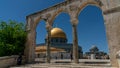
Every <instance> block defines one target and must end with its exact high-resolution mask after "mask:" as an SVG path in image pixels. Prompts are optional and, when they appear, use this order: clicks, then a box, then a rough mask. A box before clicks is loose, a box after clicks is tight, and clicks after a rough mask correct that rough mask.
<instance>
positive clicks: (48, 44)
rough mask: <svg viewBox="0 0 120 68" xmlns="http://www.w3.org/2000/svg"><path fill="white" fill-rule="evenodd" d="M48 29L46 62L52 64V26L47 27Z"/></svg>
mask: <svg viewBox="0 0 120 68" xmlns="http://www.w3.org/2000/svg"><path fill="white" fill-rule="evenodd" d="M46 29H47V40H46V41H47V42H46V46H47V52H46V58H47V60H46V62H47V63H50V60H51V57H50V45H51V37H50V36H51V26H50V25H49V24H47V25H46Z"/></svg>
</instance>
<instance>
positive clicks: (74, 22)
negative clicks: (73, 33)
mask: <svg viewBox="0 0 120 68" xmlns="http://www.w3.org/2000/svg"><path fill="white" fill-rule="evenodd" d="M71 23H72V25H74V26H75V25H77V24H78V19H77V18H71Z"/></svg>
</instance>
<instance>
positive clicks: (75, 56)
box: [71, 18, 79, 63]
mask: <svg viewBox="0 0 120 68" xmlns="http://www.w3.org/2000/svg"><path fill="white" fill-rule="evenodd" d="M71 22H72V31H73V32H72V33H73V63H79V59H78V38H77V24H78V19H76V18H73V19H72V20H71Z"/></svg>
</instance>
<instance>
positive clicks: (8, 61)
mask: <svg viewBox="0 0 120 68" xmlns="http://www.w3.org/2000/svg"><path fill="white" fill-rule="evenodd" d="M17 57H18V56H5V57H0V68H7V67H10V66H14V65H16V64H17Z"/></svg>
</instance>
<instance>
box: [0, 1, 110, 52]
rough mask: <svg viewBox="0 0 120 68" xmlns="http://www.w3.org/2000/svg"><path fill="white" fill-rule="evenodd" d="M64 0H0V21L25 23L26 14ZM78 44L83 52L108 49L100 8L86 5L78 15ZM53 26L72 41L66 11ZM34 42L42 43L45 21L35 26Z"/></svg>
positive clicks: (106, 50) (57, 18)
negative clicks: (95, 48)
mask: <svg viewBox="0 0 120 68" xmlns="http://www.w3.org/2000/svg"><path fill="white" fill-rule="evenodd" d="M63 1H64V0H0V21H9V20H15V21H18V22H24V23H26V16H27V15H29V14H31V13H35V12H38V11H41V10H43V9H45V8H48V7H50V6H53V5H55V4H57V3H60V2H63ZM78 20H79V22H78V26H77V31H78V44H79V46H81V47H82V49H83V52H87V51H89V49H90V48H91V47H92V46H94V45H95V46H97V47H98V48H99V50H100V51H105V52H107V53H108V52H109V51H108V43H107V38H106V33H105V26H104V19H103V16H102V10H101V9H100V8H98V7H96V6H93V5H88V6H86V7H85V8H84V9H83V10H82V11H81V13H80V14H79V16H78ZM53 27H58V28H61V29H62V30H63V31H64V32H65V33H66V35H67V38H68V43H72V26H71V22H70V16H69V14H67V13H61V14H59V15H58V16H57V17H56V19H55V20H54V25H53ZM36 32H37V34H36V44H39V43H44V39H45V37H46V29H45V21H40V22H39V24H38V26H37V28H36Z"/></svg>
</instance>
